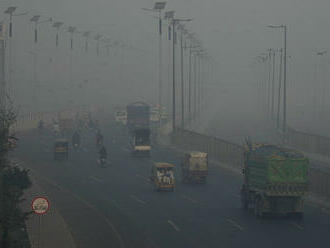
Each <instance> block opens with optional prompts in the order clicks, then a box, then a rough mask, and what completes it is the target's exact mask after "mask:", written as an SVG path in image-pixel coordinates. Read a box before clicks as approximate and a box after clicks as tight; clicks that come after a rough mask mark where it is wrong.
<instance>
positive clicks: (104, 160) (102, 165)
mask: <svg viewBox="0 0 330 248" xmlns="http://www.w3.org/2000/svg"><path fill="white" fill-rule="evenodd" d="M98 164H99V165H100V167H106V165H107V159H106V158H100V159H99V160H98Z"/></svg>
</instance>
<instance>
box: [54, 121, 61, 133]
mask: <svg viewBox="0 0 330 248" xmlns="http://www.w3.org/2000/svg"><path fill="white" fill-rule="evenodd" d="M53 131H54V134H55V135H59V134H60V125H59V124H58V123H57V122H54V125H53Z"/></svg>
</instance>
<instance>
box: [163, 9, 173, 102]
mask: <svg viewBox="0 0 330 248" xmlns="http://www.w3.org/2000/svg"><path fill="white" fill-rule="evenodd" d="M174 14H175V11H173V10H170V11H166V12H165V20H167V22H168V31H167V32H168V68H167V77H168V99H167V100H168V102H167V103H168V107H170V105H171V94H170V92H171V87H170V85H171V61H172V59H171V45H172V44H171V38H172V28H171V23H172V19H173V18H174Z"/></svg>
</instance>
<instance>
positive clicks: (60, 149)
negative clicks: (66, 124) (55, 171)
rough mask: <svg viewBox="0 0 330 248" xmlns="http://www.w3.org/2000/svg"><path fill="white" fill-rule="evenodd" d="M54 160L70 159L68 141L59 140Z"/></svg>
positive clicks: (56, 144) (55, 146)
mask: <svg viewBox="0 0 330 248" xmlns="http://www.w3.org/2000/svg"><path fill="white" fill-rule="evenodd" d="M54 159H55V160H68V159H69V142H68V140H66V139H57V140H56V141H55V144H54Z"/></svg>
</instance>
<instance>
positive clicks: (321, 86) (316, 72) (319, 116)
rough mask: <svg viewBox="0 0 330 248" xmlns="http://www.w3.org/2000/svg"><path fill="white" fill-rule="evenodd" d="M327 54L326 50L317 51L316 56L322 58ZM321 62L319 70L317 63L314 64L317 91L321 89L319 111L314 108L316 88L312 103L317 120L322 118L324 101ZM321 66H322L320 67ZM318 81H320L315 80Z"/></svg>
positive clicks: (315, 88)
mask: <svg viewBox="0 0 330 248" xmlns="http://www.w3.org/2000/svg"><path fill="white" fill-rule="evenodd" d="M326 54H327V51H326V50H322V51H319V52H317V53H316V55H317V56H319V57H321V56H322V57H323V56H324V55H326ZM321 61H322V60H320V64H319V65H320V70H318V63H317V61H316V64H315V79H316V81H315V82H316V83H317V81H319V83H317V84H318V86H319V89H321V91H322V94H321V99H320V102H319V104H320V105H319V109H317V107H316V96H317V93H316V90H317V87H314V102H315V113H317V117H318V118H320V119H321V118H322V117H323V116H324V100H325V91H326V90H325V77H324V72H325V71H324V64H323V63H322V62H321ZM322 64H323V65H322ZM318 71H319V72H320V77H318V76H317V74H318ZM318 78H319V79H320V80H317V79H318Z"/></svg>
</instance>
